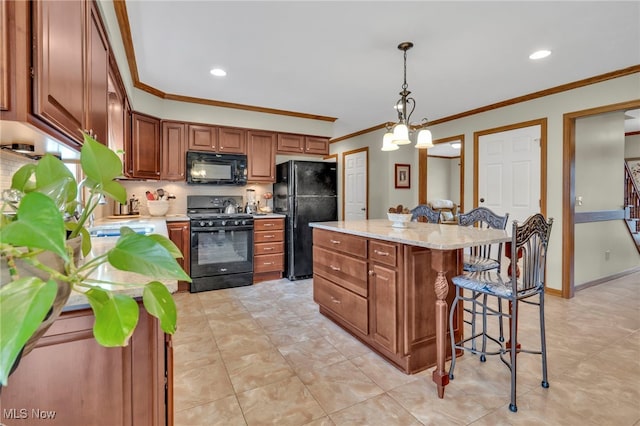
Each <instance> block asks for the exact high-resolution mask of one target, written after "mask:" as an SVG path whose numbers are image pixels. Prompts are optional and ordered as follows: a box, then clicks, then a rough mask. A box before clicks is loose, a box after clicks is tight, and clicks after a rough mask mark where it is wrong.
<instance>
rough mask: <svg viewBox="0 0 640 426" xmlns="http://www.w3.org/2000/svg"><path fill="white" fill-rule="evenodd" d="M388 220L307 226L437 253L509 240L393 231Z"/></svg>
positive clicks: (419, 227)
mask: <svg viewBox="0 0 640 426" xmlns="http://www.w3.org/2000/svg"><path fill="white" fill-rule="evenodd" d="M391 224H392V222H391V221H389V220H387V219H370V220H349V221H338V222H314V223H310V224H309V226H311V227H314V228H318V229H326V230H328V231H335V232H341V233H344V234H351V235H358V236H361V237H367V238H375V239H378V240H384V241H392V242H396V243H402V244H408V245H412V246H418V247H426V248H430V249H438V250H454V249H459V248H464V247H471V246H475V245H483V244H494V243H500V242H506V241H509V240H510V237H509V235H508V234H507V231H503V230H497V229H479V228H474V227H469V226H458V225H440V224H433V223H422V222H409V223H407V228H393V227H392V226H391Z"/></svg>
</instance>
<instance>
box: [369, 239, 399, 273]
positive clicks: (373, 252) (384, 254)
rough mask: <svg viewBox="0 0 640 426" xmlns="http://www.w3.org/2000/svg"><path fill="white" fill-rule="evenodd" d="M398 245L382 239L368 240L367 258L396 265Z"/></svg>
mask: <svg viewBox="0 0 640 426" xmlns="http://www.w3.org/2000/svg"><path fill="white" fill-rule="evenodd" d="M397 253H398V245H397V244H390V243H385V242H382V241H373V240H370V241H369V259H371V260H373V261H374V262H378V263H384V264H385V265H389V266H393V267H396V266H397V265H398V263H397V262H398V255H397Z"/></svg>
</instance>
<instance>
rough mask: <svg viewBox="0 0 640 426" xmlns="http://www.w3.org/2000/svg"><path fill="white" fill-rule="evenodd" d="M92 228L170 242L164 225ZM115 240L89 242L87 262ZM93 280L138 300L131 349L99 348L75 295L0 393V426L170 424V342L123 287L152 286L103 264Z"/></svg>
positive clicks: (148, 221) (82, 300) (137, 293)
mask: <svg viewBox="0 0 640 426" xmlns="http://www.w3.org/2000/svg"><path fill="white" fill-rule="evenodd" d="M96 225H101V226H105V227H107V228H108V227H110V226H111V225H114V226H117V227H119V225H128V226H132V227H134V226H138V227H140V226H146V227H149V229H152V230H151V231H150V232H152V233H156V234H160V235H163V236H167V228H166V225H165V219H164V218H163V219H157V218H139V219H127V220H126V221H123V219H120V220H118V221H109V220H104V221H96ZM117 239H118V237H117V236H108V237H96V238H92V241H91V242H92V251H91V253H90V254H89V256H87V258H86V259H85V261H88V260H89V259H90V258H92V257H95V256H99V255H101V254H103V253H104V252H105V251H107V250H108V249H110V248H111V247H113V245H114V244H115V243H116V241H117ZM92 277H93V278H96V279H100V280H105V281H109V282H115V283H121V284H120V285H118V284H116V285H115V286H114V285H112V284H104V286H105V287H106V286H108V287H109V288H110V289H113V290H118V291H119V292H120V293H122V294H127V295H129V296H132V297H134V298H136V300H137V301H138V309H139V319H138V325H137V327H136V329H135V331H134V333H133V335H132V336H131V338H130V340H129V344H128V345H127V346H125V347H115V348H106V347H103V346H100V345H99V344H98V343H97V342H96V340H95V339H94V337H93V323H94V319H95V317H94V315H93V311H92V310H91V308H90V307H89V305H88V302H87V299H86V297H85V296H84V295H82V294H81V293H76V292H72V294H71V296H70V297H69V300H68V302H67V304H66V305H65V308H64V311H63V312H62V314H61V315H60V317H59V318H58V319H57V320H56V321H55V322H54V323H53V324H52V325H51V327H50V328H49V330H47V332H46V333H45V335H44V336H43V337H42V338H40V339H39V340H38V342H37V344H36V346H35V347H34V349H33V351H31V352H30V353H29V354H28V355H27V356H25V357H24V358H23V359H22V360H21V361H20V365H19V367H18V369H17V370H16V371H15V373H13V374H12V375H11V376H10V377H9V384H8V386H7V387H5V388H3V389H2V397H1V399H0V424H18V423H19V424H22V423H24V424H40V423H42V424H47V425H65V426H70V425H71V426H73V425H78V426H85V425H90V424H93V425H98V424H100V425H130V426H135V425H154V426H160V425H171V424H173V349H172V341H171V336H170V335H167V334H165V333H164V331H163V330H162V329H161V328H160V324H159V321H158V320H157V319H156V318H155V317H153V316H151V315H150V314H149V313H148V312H147V311H146V309H145V308H144V306H143V304H142V300H141V298H142V292H143V290H142V288H141V287H137V288H128V287H127V286H126V285H125V284H131V283H141V284H142V283H146V282H148V281H150V280H151V279H150V278H149V277H146V276H143V275H139V274H135V273H130V272H124V271H119V270H116V269H114V268H113V267H112V266H111V265H107V264H104V265H101V266H100V268H98V270H96V271H95V272H94V274H93V275H92ZM162 282H163V283H164V284H165V285H166V286H167V288H168V290H169V291H170V292H171V293H173V292H175V291H176V290H177V282H176V281H175V280H166V281H165V280H163V281H162ZM41 416H47V417H41ZM45 419H46V420H45ZM18 420H23V422H20V421H18ZM40 420H43V421H40Z"/></svg>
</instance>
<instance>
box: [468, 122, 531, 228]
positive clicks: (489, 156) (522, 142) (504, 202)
mask: <svg viewBox="0 0 640 426" xmlns="http://www.w3.org/2000/svg"><path fill="white" fill-rule="evenodd" d="M540 131H541V130H540V126H539V125H536V126H530V127H523V128H520V129H513V130H508V131H505V132H500V133H492V134H488V135H482V136H480V138H479V139H478V152H477V153H476V155H478V206H484V207H487V208H489V209H491V210H493V211H494V212H496V213H497V214H501V215H503V214H505V213H509V223H508V224H507V229H511V222H512V221H513V220H514V219H515V220H517V221H518V222H522V221H524V220H526V219H527V218H528V217H529V216H531V215H532V214H534V213H538V212H539V211H540V173H541V171H540Z"/></svg>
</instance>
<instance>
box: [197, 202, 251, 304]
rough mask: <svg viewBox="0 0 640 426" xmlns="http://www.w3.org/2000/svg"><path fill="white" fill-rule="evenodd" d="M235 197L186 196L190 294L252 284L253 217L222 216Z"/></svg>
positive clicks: (245, 215)
mask: <svg viewBox="0 0 640 426" xmlns="http://www.w3.org/2000/svg"><path fill="white" fill-rule="evenodd" d="M229 204H232V205H233V204H235V205H240V206H241V205H242V197H237V196H208V195H190V196H187V216H189V218H190V221H191V279H192V280H193V281H192V283H191V292H192V293H195V292H200V291H207V290H218V289H223V288H230V287H240V286H246V285H251V284H252V283H253V216H251V215H250V214H246V213H224V211H225V210H228V209H227V207H228V206H229Z"/></svg>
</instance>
